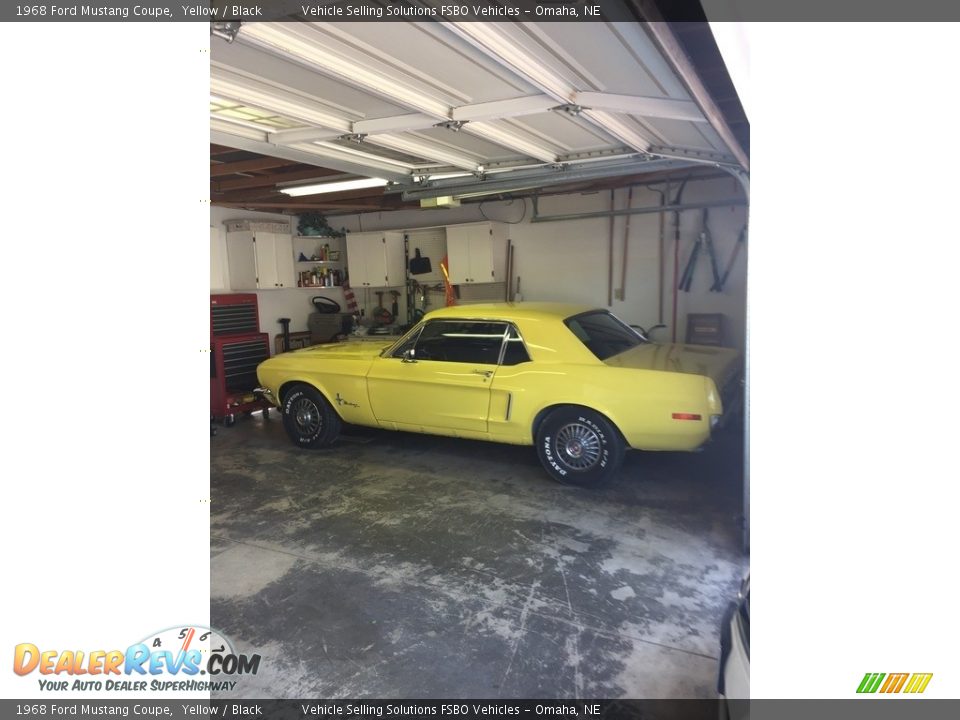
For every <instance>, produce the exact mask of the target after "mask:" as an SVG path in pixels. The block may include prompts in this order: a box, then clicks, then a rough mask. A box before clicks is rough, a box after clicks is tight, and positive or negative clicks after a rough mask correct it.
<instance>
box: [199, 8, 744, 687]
mask: <svg viewBox="0 0 960 720" xmlns="http://www.w3.org/2000/svg"><path fill="white" fill-rule="evenodd" d="M606 7H607V6H605V9H606ZM651 13H652V11H650V10H647V11H646V13H641V12H640V11H639V10H638V9H637V8H636V7H635V6H634V5H633V3H631V2H626V3H624V4H623V5H622V6H619V10H618V11H616V12H613V13H612V16H611V18H610V19H607V20H603V21H596V22H558V23H470V22H464V23H456V22H427V21H417V22H402V21H394V22H357V23H302V22H298V23H243V24H239V23H214V24H213V26H214V27H213V28H212V33H213V36H212V37H211V98H210V125H211V144H210V154H211V158H210V168H211V184H210V193H211V194H210V198H211V205H212V209H211V222H210V251H211V273H210V275H211V277H210V282H211V285H210V290H211V302H212V303H214V304H217V303H219V304H221V306H222V305H223V304H225V303H228V302H231V301H228V300H226V299H225V298H235V297H240V296H245V297H250V298H254V299H255V300H254V301H253V302H255V306H256V321H255V327H253V328H250V330H251V337H253V336H255V337H257V338H263V339H264V340H263V342H264V343H265V345H264V348H265V349H264V350H262V352H265V353H267V354H275V353H277V352H281V351H284V350H285V349H286V348H287V347H292V346H293V345H292V343H301V344H310V343H315V342H327V341H329V340H330V339H331V338H330V337H326V336H324V337H318V331H317V323H318V322H319V321H318V319H317V318H316V316H315V313H316V309H317V308H316V306H315V303H314V298H317V297H320V298H327V299H328V300H330V301H333V302H334V303H336V305H337V306H338V307H339V309H340V310H341V311H342V312H343V315H344V319H345V320H346V322H347V323H348V325H347V326H344V327H345V329H347V330H351V331H353V332H358V333H369V334H374V333H383V334H386V335H387V336H388V337H390V336H394V335H396V336H399V334H400V333H402V332H403V329H404V328H405V327H407V326H409V325H410V324H412V323H413V322H415V321H416V320H417V319H418V318H419V317H420V316H421V315H422V313H423V312H429V310H431V309H433V308H436V307H441V306H443V305H444V304H446V302H447V298H448V297H449V296H451V295H452V296H453V297H454V299H455V302H456V303H459V304H469V303H474V302H489V301H502V300H513V301H518V302H525V301H561V302H573V303H581V304H585V305H590V306H594V307H602V308H609V309H610V310H611V311H612V312H613V313H614V314H616V315H617V316H618V317H620V318H621V319H622V320H624V321H625V322H627V323H629V324H633V325H637V326H640V327H642V328H645V329H647V330H648V331H649V333H650V336H651V338H652V339H653V340H654V341H659V342H681V343H683V342H690V343H705V344H715V345H724V346H728V347H732V348H736V349H738V350H739V351H740V352H741V353H743V355H744V357H746V351H747V325H746V302H747V300H746V292H747V291H746V288H747V247H746V246H747V233H746V225H747V203H748V199H749V196H748V187H749V185H748V181H747V172H748V169H749V159H748V158H749V156H748V153H749V125H748V123H747V120H746V116H745V114H744V112H743V109H742V108H741V106H740V103H739V101H738V99H737V96H736V92H735V90H734V88H733V84H732V82H731V80H730V78H729V76H728V75H727V72H726V70H725V68H724V65H723V61H722V59H721V56H720V53H719V51H718V50H717V47H716V45H715V43H714V41H713V38H712V35H711V31H710V28H709V25H708V24H707V23H705V22H691V23H667V22H663V21H662V20H660V19H659V18H656V17H655V16H654V15H652V14H651ZM357 180H359V181H368V182H366V185H367V186H366V187H353V188H352V189H345V190H340V191H333V192H332V191H329V188H324V187H322V186H324V185H327V184H329V183H339V182H352V181H357ZM360 184H363V183H360ZM317 186H320V187H317ZM308 220H309V221H310V222H307V221H308ZM311 222H312V223H313V225H311V224H310V223H311ZM318 224H319V225H320V226H321V227H320V228H319V232H320V233H321V234H303V231H304V230H305V229H306V231H307V232H313V231H314V228H316V227H317V225H318ZM471 228H480V229H481V230H482V232H483V233H489V237H491V238H494V237H496V238H497V240H496V241H495V242H496V247H495V248H493V251H492V254H491V252H489V251H488V252H487V254H486V255H485V256H484V258H487V259H489V260H487V259H485V260H484V262H488V261H489V263H490V264H489V266H487V265H484V267H483V268H482V270H481V271H480V272H478V271H477V270H476V268H475V267H471V268H470V269H469V270H468V271H464V270H463V265H462V262H458V258H462V257H467V256H468V255H469V254H468V255H464V253H463V250H462V248H461V245H462V244H463V243H464V242H466V244H467V245H469V244H470V243H473V242H475V240H472V239H467V240H465V238H466V237H467V235H469V233H471V232H473V231H472V230H471ZM367 236H375V237H386V238H388V239H389V238H396V242H397V243H398V245H397V247H398V248H401V249H402V253H403V254H402V255H401V260H402V265H400V268H401V271H400V273H399V274H397V272H395V271H394V270H391V271H390V272H389V274H388V279H385V280H383V281H369V280H367V281H364V282H363V283H361V282H359V281H358V280H359V278H361V277H365V275H364V269H363V265H362V264H361V263H360V262H359V260H358V258H360V257H361V256H362V254H363V252H364V251H363V250H362V243H361V239H362V238H364V237H367ZM501 238H505V239H506V240H505V242H501ZM257 239H259V246H258V247H254V245H257V243H256V242H254V243H251V240H257ZM490 242H494V241H493V240H491V241H490ZM265 248H266V249H265ZM415 250H419V251H420V252H421V253H422V256H424V257H429V258H430V259H431V261H432V262H431V269H430V271H429V272H427V273H422V274H418V275H416V276H414V275H411V274H410V273H409V260H410V259H411V258H413V257H414V252H415ZM443 258H447V262H448V268H449V275H450V287H449V288H448V287H447V286H446V284H445V282H444V277H443V273H442V270H441V269H440V261H441V259H443ZM490 258H492V259H490ZM457 265H459V267H457ZM488 271H489V272H490V276H489V278H488V276H487V274H486V273H487V272H488ZM374 275H375V273H374ZM347 281H349V283H350V288H351V289H350V290H348V291H346V292H345V282H347ZM351 293H352V294H353V296H354V299H355V302H356V304H357V314H358V315H359V323H358V325H359V328H358V329H354V324H355V323H354V322H353V317H352V315H353V313H352V312H349V311H348V308H349V307H350V294H351ZM320 302H321V304H322V303H323V302H325V301H320ZM388 315H389V322H387V321H386V320H387V316H388ZM281 318H282V319H286V320H287V321H288V322H286V323H280V322H279V321H280V319H281ZM285 326H286V329H287V330H288V331H289V335H287V336H286V337H284V327H285ZM218 343H219V344H218ZM212 344H213V346H214V361H215V362H216V356H217V352H218V350H217V348H221V350H222V347H221V346H222V344H223V338H218V339H216V340H214V339H212ZM214 364H215V363H214ZM220 373H221V375H222V374H223V370H222V368H221V369H220ZM214 374H216V371H214ZM214 385H215V382H214V379H213V378H212V381H211V387H212V388H213V387H214ZM218 402H219V404H217V405H216V407H214V404H212V407H211V411H212V416H213V417H214V420H215V423H214V424H212V429H215V430H216V433H215V434H212V436H211V445H210V447H211V626H212V627H214V628H217V629H218V630H221V631H222V632H224V633H225V634H226V635H228V636H229V637H230V638H231V639H232V640H233V642H234V644H235V645H236V646H238V648H239V649H241V650H242V651H249V652H257V653H260V654H261V655H262V656H263V657H264V663H263V665H262V668H261V671H260V673H259V674H258V675H257V676H256V677H251V678H247V679H245V681H244V682H243V683H240V684H239V685H238V686H237V688H236V690H235V691H233V693H232V694H233V695H234V696H236V697H264V698H271V697H276V698H298V697H322V698H331V699H333V698H383V697H390V698H431V697H433V698H441V697H443V698H446V697H449V698H467V697H470V698H497V697H500V698H568V699H575V698H577V699H584V698H688V697H689V698H709V697H714V696H715V695H716V691H717V688H716V686H717V664H718V659H719V654H720V626H721V620H722V616H723V613H724V611H725V609H726V607H727V605H728V603H729V602H730V601H731V600H732V599H733V598H734V597H735V596H736V593H737V589H738V587H739V585H740V581H741V579H742V577H743V575H744V573H745V572H746V570H747V566H748V555H747V551H746V550H745V546H747V545H748V543H747V540H746V538H748V529H749V504H748V502H747V498H748V496H749V483H748V475H749V469H748V467H747V466H746V464H745V455H746V453H745V447H746V442H745V439H746V437H747V436H748V432H747V428H745V427H744V421H743V420H740V421H739V422H734V423H731V424H730V425H728V426H727V427H726V428H724V429H723V430H722V431H721V432H719V433H717V434H716V436H715V438H714V440H713V441H712V442H711V443H710V444H709V445H707V446H706V447H705V448H704V449H703V450H702V451H700V452H697V453H639V452H634V453H628V455H627V459H626V462H625V463H624V465H623V468H622V469H621V471H620V473H619V475H618V477H617V478H616V479H615V480H614V481H613V482H611V483H610V484H608V485H606V486H604V487H601V488H577V487H566V486H561V485H558V484H555V483H553V482H552V481H551V480H550V479H549V478H547V477H546V476H544V475H543V472H542V469H541V468H540V465H539V463H538V460H537V457H536V454H535V452H534V451H533V450H532V448H530V447H515V446H506V445H498V444H491V443H481V442H475V441H468V440H462V439H454V438H440V437H432V436H427V435H412V434H407V433H391V432H388V431H379V430H373V429H368V428H356V427H346V428H345V429H344V432H343V434H342V436H341V438H340V439H339V441H338V442H337V443H336V444H335V445H334V446H333V447H331V448H328V449H325V450H322V451H304V450H300V449H298V448H295V447H294V446H292V445H291V444H290V442H289V441H288V440H287V438H286V435H285V433H284V430H283V427H282V425H281V422H280V420H279V416H278V414H277V412H276V410H274V411H273V412H270V411H264V410H263V406H262V405H261V404H259V403H260V401H259V400H258V399H253V398H250V397H247V393H240V396H238V397H236V398H234V396H232V395H230V394H229V393H226V394H225V395H224V397H221V398H219V401H218ZM744 415H745V414H744ZM230 694H231V693H224V694H223V696H224V697H227V696H229V695H230Z"/></svg>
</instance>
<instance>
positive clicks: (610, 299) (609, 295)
mask: <svg viewBox="0 0 960 720" xmlns="http://www.w3.org/2000/svg"><path fill="white" fill-rule="evenodd" d="M613 193H614V190H613V188H610V213H611V215H610V234H609V238H608V239H607V260H608V262H609V266H608V267H607V307H613V214H612V213H613V207H614V205H613ZM533 209H534V214H536V209H537V206H536V203H534V206H533Z"/></svg>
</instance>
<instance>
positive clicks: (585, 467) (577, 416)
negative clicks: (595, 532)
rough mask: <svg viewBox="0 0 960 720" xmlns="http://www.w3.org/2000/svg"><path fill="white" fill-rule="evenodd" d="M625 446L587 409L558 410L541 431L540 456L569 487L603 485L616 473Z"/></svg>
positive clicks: (549, 470) (546, 465) (538, 439)
mask: <svg viewBox="0 0 960 720" xmlns="http://www.w3.org/2000/svg"><path fill="white" fill-rule="evenodd" d="M624 449H625V448H624V443H623V440H622V439H621V437H620V433H619V432H617V429H616V428H615V427H613V425H611V424H610V422H609V421H608V420H607V419H606V418H605V417H603V416H602V415H600V414H599V413H596V412H593V411H592V410H587V409H586V408H577V407H566V408H558V409H556V410H554V411H553V412H552V413H550V415H548V416H547V418H546V419H545V420H544V421H543V423H541V425H540V428H539V430H538V431H537V454H538V455H539V456H540V462H541V463H542V464H543V467H544V469H545V470H546V471H547V472H548V473H549V474H550V477H552V478H553V479H554V480H556V481H557V482H561V483H564V484H565V485H599V484H600V483H603V482H606V481H607V480H609V479H610V478H611V477H613V475H614V474H615V473H616V471H617V469H618V468H619V467H620V463H621V462H622V461H623V453H624Z"/></svg>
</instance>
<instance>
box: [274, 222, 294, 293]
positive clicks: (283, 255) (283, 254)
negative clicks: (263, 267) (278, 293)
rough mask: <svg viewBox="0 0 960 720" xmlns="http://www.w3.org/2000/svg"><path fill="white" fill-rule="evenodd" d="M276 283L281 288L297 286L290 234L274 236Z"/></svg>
mask: <svg viewBox="0 0 960 720" xmlns="http://www.w3.org/2000/svg"><path fill="white" fill-rule="evenodd" d="M276 250H277V265H276V267H277V283H278V284H279V286H280V287H282V288H289V287H296V286H297V282H296V280H297V271H296V269H295V268H294V266H293V238H292V237H291V236H290V235H277V236H276Z"/></svg>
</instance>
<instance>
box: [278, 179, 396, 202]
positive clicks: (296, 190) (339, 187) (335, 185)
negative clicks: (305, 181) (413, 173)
mask: <svg viewBox="0 0 960 720" xmlns="http://www.w3.org/2000/svg"><path fill="white" fill-rule="evenodd" d="M386 184H387V181H386V180H383V179H381V178H358V179H356V180H343V181H341V182H331V183H319V184H317V185H301V186H300V187H290V188H280V192H282V193H283V194H284V195H290V196H291V197H301V196H303V195H321V194H323V193H335V192H344V191H346V190H363V189H364V188H374V187H383V186H384V185H386Z"/></svg>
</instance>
